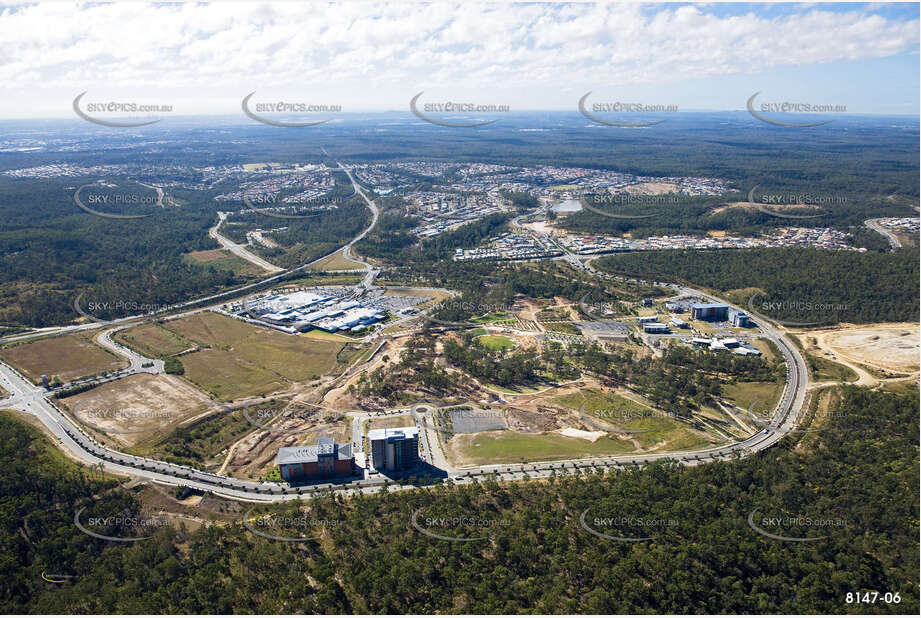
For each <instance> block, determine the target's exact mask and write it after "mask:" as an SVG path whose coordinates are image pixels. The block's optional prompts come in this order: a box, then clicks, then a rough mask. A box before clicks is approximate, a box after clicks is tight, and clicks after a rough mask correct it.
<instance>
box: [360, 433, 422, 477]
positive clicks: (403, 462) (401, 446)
mask: <svg viewBox="0 0 921 618" xmlns="http://www.w3.org/2000/svg"><path fill="white" fill-rule="evenodd" d="M368 441H369V442H371V463H372V465H373V466H374V469H375V470H381V471H394V470H409V469H411V468H413V467H414V466H415V465H416V464H417V463H419V429H418V428H417V427H400V428H397V429H372V430H371V431H369V432H368Z"/></svg>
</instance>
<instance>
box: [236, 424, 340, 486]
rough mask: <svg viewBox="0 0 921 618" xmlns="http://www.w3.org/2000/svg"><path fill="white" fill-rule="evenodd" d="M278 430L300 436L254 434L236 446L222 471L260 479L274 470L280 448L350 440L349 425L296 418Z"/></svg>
mask: <svg viewBox="0 0 921 618" xmlns="http://www.w3.org/2000/svg"><path fill="white" fill-rule="evenodd" d="M277 428H279V429H281V428H283V429H285V430H287V431H292V430H297V431H298V433H284V432H281V431H254V432H253V433H251V434H249V435H248V436H246V437H245V438H243V439H242V440H240V441H239V442H237V443H236V444H235V445H234V447H233V450H232V451H231V452H230V454H229V457H228V459H227V461H226V462H225V464H224V466H223V467H222V470H223V471H224V472H226V473H227V474H230V475H231V476H234V477H237V478H244V479H245V478H261V477H263V476H265V475H267V474H268V473H269V472H270V471H271V470H272V469H273V468H274V467H275V457H276V456H277V455H278V449H279V448H281V447H284V446H299V445H308V444H316V443H317V439H318V438H321V437H330V438H333V439H334V440H335V441H336V442H338V443H343V442H348V441H351V426H350V425H349V424H348V422H341V423H337V422H324V421H322V420H320V419H319V418H318V419H317V420H310V419H294V420H292V421H291V422H290V423H287V424H279V425H278V426H277Z"/></svg>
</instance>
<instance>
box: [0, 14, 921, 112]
mask: <svg viewBox="0 0 921 618" xmlns="http://www.w3.org/2000/svg"><path fill="white" fill-rule="evenodd" d="M0 11H2V12H0V59H2V60H0V80H2V81H3V83H4V86H5V87H6V88H9V89H13V90H16V91H19V92H23V91H26V90H29V89H43V88H44V89H61V90H68V91H73V92H75V93H76V92H80V91H82V90H85V89H87V88H110V89H119V88H149V87H152V86H153V87H159V88H171V89H173V91H174V92H175V91H176V90H177V89H186V90H189V91H192V90H198V91H201V90H203V89H210V90H212V91H213V92H223V91H227V92H229V91H234V92H240V93H242V94H245V93H246V92H249V91H251V90H253V89H257V88H275V89H297V90H305V91H306V90H310V91H318V90H319V91H322V92H324V93H335V95H336V96H338V97H346V98H349V97H352V98H353V99H361V100H365V101H367V107H374V105H373V103H372V102H371V101H370V98H371V97H373V96H375V95H377V96H380V97H382V98H383V99H385V100H382V101H381V105H380V106H379V107H386V106H388V105H390V106H392V105H393V104H394V101H395V100H398V97H397V99H394V98H393V97H396V95H395V93H396V92H401V93H403V92H407V91H415V90H416V89H422V88H455V89H459V90H461V91H464V90H466V91H477V92H484V91H487V92H488V91H489V90H490V89H493V90H496V89H518V90H527V89H529V88H534V87H535V86H536V85H538V84H540V85H541V86H542V87H547V86H548V85H552V86H554V87H556V88H557V89H561V90H569V89H571V88H575V89H576V90H579V89H582V88H584V89H586V90H587V89H591V88H592V87H595V86H598V85H604V86H622V85H630V84H641V83H646V84H649V83H653V84H654V83H667V82H676V81H681V80H687V79H696V78H701V77H707V76H713V75H720V74H726V73H730V74H731V73H749V74H750V73H758V72H762V71H769V70H771V69H774V68H778V67H787V66H802V65H812V64H820V63H830V62H835V61H842V60H851V61H852V60H861V59H871V58H880V57H887V56H891V55H894V54H899V53H905V52H912V51H915V52H916V51H917V48H918V29H919V24H918V20H917V19H915V20H911V21H908V20H894V19H886V18H884V17H881V16H880V15H877V14H874V13H872V12H868V11H867V10H866V9H865V8H862V7H855V9H854V10H853V11H843V12H842V11H841V10H840V9H839V10H837V11H834V12H832V11H828V10H823V9H822V8H821V6H817V7H802V8H801V9H800V10H799V12H796V13H794V14H791V15H786V16H783V17H774V18H768V17H764V16H760V15H758V14H757V13H756V12H749V13H747V14H744V15H734V16H733V15H719V14H714V13H713V12H712V10H711V9H710V8H709V7H707V6H670V5H653V6H652V7H651V8H650V6H649V5H646V6H639V5H637V4H626V5H612V4H598V5H594V4H572V5H551V4H526V5H512V4H496V5H469V4H464V5H446V4H442V3H437V4H418V3H399V4H387V3H383V4H371V3H364V2H349V3H343V4H316V3H287V2H284V3H274V4H273V3H220V4H213V5H202V4H180V5H174V4H171V5H162V4H161V5H155V4H135V3H116V4H104V5H98V4H86V5H84V4H61V3H43V4H38V5H22V6H15V7H6V8H4V9H0ZM401 96H402V95H401ZM388 97H390V99H392V100H390V99H388ZM399 100H402V99H399Z"/></svg>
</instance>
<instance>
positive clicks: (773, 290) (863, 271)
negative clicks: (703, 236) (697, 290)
mask: <svg viewBox="0 0 921 618" xmlns="http://www.w3.org/2000/svg"><path fill="white" fill-rule="evenodd" d="M596 263H597V265H598V266H599V267H600V268H603V269H605V270H608V271H610V272H613V273H617V274H622V275H631V276H636V277H644V278H651V279H656V280H659V281H681V282H686V283H688V284H690V285H698V286H704V287H708V288H711V289H716V290H721V291H729V290H743V291H742V292H740V293H737V294H735V295H731V296H733V300H734V301H735V302H737V303H739V304H741V305H743V306H746V305H747V306H750V307H753V308H754V309H755V310H756V311H759V312H761V313H763V314H764V315H767V316H768V317H770V318H774V319H778V320H785V321H792V322H803V323H805V322H812V323H835V322H853V323H867V322H901V321H904V322H916V321H917V320H918V315H919V314H918V285H919V279H918V277H919V259H918V252H917V251H916V250H913V249H903V250H899V251H894V252H890V253H873V252H867V253H857V252H851V251H825V250H821V249H800V248H768V249H747V250H741V251H739V250H717V251H637V252H634V253H625V254H617V255H610V256H606V257H604V258H601V259H599V260H598V261H597V262H596ZM749 303H750V304H749Z"/></svg>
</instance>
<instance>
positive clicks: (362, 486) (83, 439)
mask: <svg viewBox="0 0 921 618" xmlns="http://www.w3.org/2000/svg"><path fill="white" fill-rule="evenodd" d="M339 165H340V167H341V168H342V169H343V170H344V171H345V172H346V174H347V175H348V177H349V180H350V181H351V182H352V184H353V186H354V188H355V191H356V192H357V193H358V194H359V195H360V196H361V197H362V198H364V200H365V202H366V203H367V206H368V208H369V209H370V210H371V212H372V213H373V218H372V221H371V224H370V225H369V227H368V228H367V229H365V230H364V231H363V232H362V233H361V234H360V235H359V236H357V237H355V238H353V239H352V240H351V241H349V242H348V243H347V244H346V245H345V251H344V253H345V254H346V257H348V258H349V259H352V260H356V261H360V260H358V259H356V258H355V257H354V256H353V255H350V252H351V248H352V246H353V245H354V244H355V243H356V242H358V241H359V240H361V239H362V238H364V236H365V235H367V234H368V233H369V232H370V230H371V229H372V228H373V227H374V226H375V225H376V223H377V218H378V214H379V211H378V208H377V206H376V205H375V204H374V202H373V200H371V199H370V198H369V197H368V196H367V194H366V193H365V192H364V191H363V190H362V188H361V187H359V186H358V184H357V183H356V181H355V179H354V178H353V176H352V174H351V171H350V170H349V169H348V168H346V167H345V166H343V165H342V164H341V163H340V164H339ZM340 249H342V248H341V247H340V248H338V249H336V251H334V252H332V253H336V252H337V251H339V250H340ZM332 253H331V254H330V255H332ZM326 257H328V256H323V257H321V258H319V259H318V260H314V261H313V262H311V263H310V264H305V265H302V266H299V267H297V268H294V269H291V270H289V271H284V272H282V273H279V274H276V275H273V276H271V277H268V278H267V279H265V280H263V281H261V282H259V283H257V284H251V285H249V286H246V287H244V288H238V289H236V290H233V291H231V292H227V293H223V294H218V295H212V296H209V297H206V298H202V299H199V300H197V301H192V302H189V303H186V304H184V305H182V306H180V307H178V308H179V309H182V308H188V307H193V306H196V305H201V304H202V303H208V302H209V301H216V300H218V299H226V297H227V296H228V295H230V294H235V295H239V294H241V293H245V292H246V291H248V289H253V288H256V287H258V286H262V285H265V284H267V283H271V282H273V281H277V280H280V279H281V278H283V277H285V276H287V275H289V274H291V273H293V272H299V271H301V270H304V269H306V268H307V267H309V266H310V265H312V264H314V263H316V262H319V261H320V260H322V259H325V258H326ZM556 259H561V260H565V261H567V262H568V263H570V264H572V265H573V266H575V267H577V268H579V269H581V270H584V271H586V272H588V273H590V274H592V275H595V276H598V277H603V278H608V279H612V278H614V277H613V276H612V275H609V274H607V273H602V272H600V271H597V270H595V269H594V268H593V267H592V266H591V265H589V264H586V263H585V261H583V260H582V259H580V258H579V257H577V256H576V255H574V254H572V253H570V252H567V253H566V255H564V256H562V257H560V258H556ZM362 263H363V264H364V262H362ZM365 268H366V271H367V276H366V277H365V280H364V281H363V282H362V286H363V287H365V288H367V287H370V285H371V284H372V281H373V279H374V275H375V274H376V271H375V270H374V269H372V268H371V266H370V265H368V264H365ZM657 285H661V286H663V287H667V288H673V289H675V290H676V293H679V294H687V295H693V296H698V297H701V298H706V299H710V300H713V301H716V300H720V299H716V298H714V297H712V296H710V295H708V294H706V293H703V292H701V291H699V290H695V289H692V288H687V287H682V286H677V285H672V284H664V283H661V284H657ZM720 302H725V301H722V300H720ZM173 309H174V310H175V309H176V308H173ZM202 310H207V307H200V308H198V309H194V310H192V311H187V312H186V313H193V312H196V311H202ZM144 317H149V316H131V317H128V318H122V319H119V320H114V321H111V322H104V324H109V325H111V326H114V327H115V328H112V329H107V330H106V331H104V332H103V333H101V334H100V335H98V336H97V338H96V341H97V343H99V344H100V345H102V346H103V347H105V348H107V349H109V350H111V351H112V352H114V353H116V354H118V355H120V356H123V357H125V358H127V359H128V360H129V361H130V363H131V365H130V368H129V369H127V370H125V371H124V372H122V373H120V374H119V375H118V376H117V378H116V379H118V378H121V377H124V376H125V375H131V374H132V373H136V372H140V371H143V372H148V373H160V372H162V371H163V364H162V361H158V360H155V359H148V358H145V357H143V356H141V355H139V354H137V353H135V352H133V351H131V350H129V349H127V348H125V347H124V346H121V345H119V344H117V343H115V342H113V341H112V339H111V334H112V333H113V332H114V331H115V330H119V329H120V328H126V327H127V326H129V325H132V324H134V323H137V322H138V321H139V319H143V318H144ZM758 323H759V324H758V325H759V328H760V329H761V333H762V335H763V336H764V337H765V338H767V339H769V340H770V341H772V342H773V343H774V344H775V345H776V346H777V347H778V349H779V350H780V352H781V354H782V355H783V357H784V360H785V362H786V366H787V380H786V384H785V385H784V389H783V393H782V395H781V397H780V400H779V401H778V403H777V405H776V407H775V408H774V410H773V412H772V415H771V420H770V422H769V423H767V424H766V425H764V428H763V429H759V430H758V432H757V433H755V434H753V435H751V436H749V437H748V438H747V439H745V440H742V441H740V442H736V443H734V444H731V445H728V446H723V447H718V448H711V449H704V450H699V451H691V452H676V453H657V454H655V455H643V456H616V457H595V458H586V459H577V460H568V461H553V462H537V463H523V464H496V465H484V466H477V467H465V468H461V469H452V468H451V467H450V465H449V464H448V462H447V459H446V458H445V456H444V453H443V452H442V451H441V444H440V441H439V439H438V436H437V429H436V428H435V422H434V414H435V408H434V407H433V406H428V405H424V404H419V405H417V406H415V407H414V408H413V409H412V410H411V413H412V415H413V417H414V418H415V419H416V422H417V424H418V425H419V426H420V428H421V429H422V431H421V432H420V443H421V446H422V449H423V453H424V457H425V458H426V459H427V462H428V463H429V464H431V465H432V466H434V467H435V468H437V469H440V470H442V471H443V472H444V473H445V474H446V475H447V476H449V477H450V478H451V479H452V480H453V481H454V482H455V483H468V482H473V481H474V480H476V479H478V478H484V477H486V476H487V475H495V476H496V478H497V479H499V480H509V481H512V480H521V479H525V478H542V477H547V476H550V475H552V474H569V473H574V472H580V471H591V470H608V469H613V468H617V467H623V466H631V465H644V464H647V463H651V462H654V461H659V460H663V459H668V460H673V461H676V462H679V463H681V464H684V465H697V464H700V463H703V462H706V461H713V460H718V459H732V458H736V457H744V456H748V455H751V454H753V453H755V452H758V451H761V450H764V449H766V448H769V447H770V446H772V445H774V444H776V443H777V442H778V441H780V440H781V439H783V437H784V436H785V435H787V434H788V433H790V432H791V431H793V430H795V429H796V425H797V423H798V421H799V420H800V417H801V415H802V411H803V409H804V403H805V398H806V391H807V387H808V370H807V366H806V362H805V360H804V359H803V356H802V354H801V353H800V351H799V350H798V349H797V348H796V347H795V346H793V345H792V344H791V343H790V342H789V341H788V340H787V338H786V337H785V336H784V335H783V333H781V332H780V331H778V330H776V329H775V328H774V327H773V326H771V325H770V324H769V323H768V322H767V321H766V320H765V319H761V320H759V321H758ZM99 326H100V323H99V321H98V320H97V321H96V322H91V323H89V324H84V325H77V326H67V327H61V328H57V329H44V330H42V331H38V332H32V333H29V334H26V335H17V336H12V337H8V338H5V339H4V341H16V340H23V339H28V338H34V337H37V336H47V335H49V334H63V333H65V332H72V331H75V330H85V329H91V328H98V327H99ZM0 386H2V387H3V388H4V389H5V390H6V391H8V392H9V396H8V397H7V398H6V399H3V400H0V408H5V409H14V410H18V411H21V412H25V413H27V414H31V415H33V416H35V417H36V418H37V419H38V420H39V421H41V423H42V424H43V425H44V426H45V427H46V428H47V430H48V431H49V432H50V434H51V435H52V436H53V437H54V439H55V440H56V442H57V446H58V447H59V448H62V449H64V450H66V451H68V452H69V453H70V454H71V455H72V456H74V457H75V458H77V459H79V460H80V461H82V462H84V463H86V464H88V465H90V466H93V467H96V468H99V469H104V470H106V471H108V472H110V473H113V474H116V475H123V476H131V477H136V478H141V479H145V480H149V481H154V482H157V483H162V484H166V485H173V486H185V487H189V488H191V489H194V490H198V491H203V492H212V493H214V494H217V495H221V496H225V497H227V498H232V499H237V500H244V501H251V502H274V501H281V500H292V499H298V498H301V497H304V496H309V495H310V494H312V493H314V492H316V491H325V490H329V491H333V492H336V493H341V494H346V495H348V494H356V493H370V492H375V491H379V488H380V487H381V486H383V485H385V484H387V485H389V486H390V487H389V488H390V489H411V488H414V487H415V486H414V485H410V484H400V483H399V481H393V482H390V481H388V480H387V479H384V478H380V477H378V478H365V479H347V480H346V481H345V482H338V483H320V484H316V485H310V486H290V485H289V484H287V483H280V482H255V481H246V480H242V479H237V478H234V477H230V476H224V475H218V474H212V473H209V472H204V471H201V470H196V469H194V468H191V467H188V466H180V465H176V464H171V463H167V462H164V461H159V460H156V459H150V458H146V457H138V456H135V455H130V454H126V453H122V452H119V451H116V450H113V449H111V448H108V447H105V446H103V445H101V444H99V443H98V442H97V441H96V440H94V439H93V438H92V437H90V436H89V435H88V434H87V433H85V432H84V431H83V430H82V428H81V427H80V425H79V423H77V421H76V420H74V419H73V418H72V417H71V416H70V415H69V414H67V413H66V412H64V411H63V410H62V409H61V408H60V407H58V406H57V405H56V404H55V403H54V401H53V399H52V398H51V397H50V396H49V395H50V394H51V393H49V391H47V390H46V389H44V388H43V387H40V386H36V385H34V384H33V383H32V382H31V381H29V380H28V379H27V378H25V377H24V376H22V375H21V374H20V373H19V372H18V371H16V370H15V369H13V368H12V367H10V366H9V365H7V364H5V363H0ZM400 413H405V412H404V411H392V412H390V414H400ZM385 414H387V413H386V412H385ZM349 415H350V416H351V417H352V422H353V440H354V441H356V442H358V440H359V439H360V430H359V431H358V432H357V433H356V428H360V427H361V423H362V419H363V418H366V415H365V416H362V414H361V413H350V414H349ZM357 446H358V447H359V448H360V447H361V444H360V443H358V444H357ZM393 483H396V484H393Z"/></svg>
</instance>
